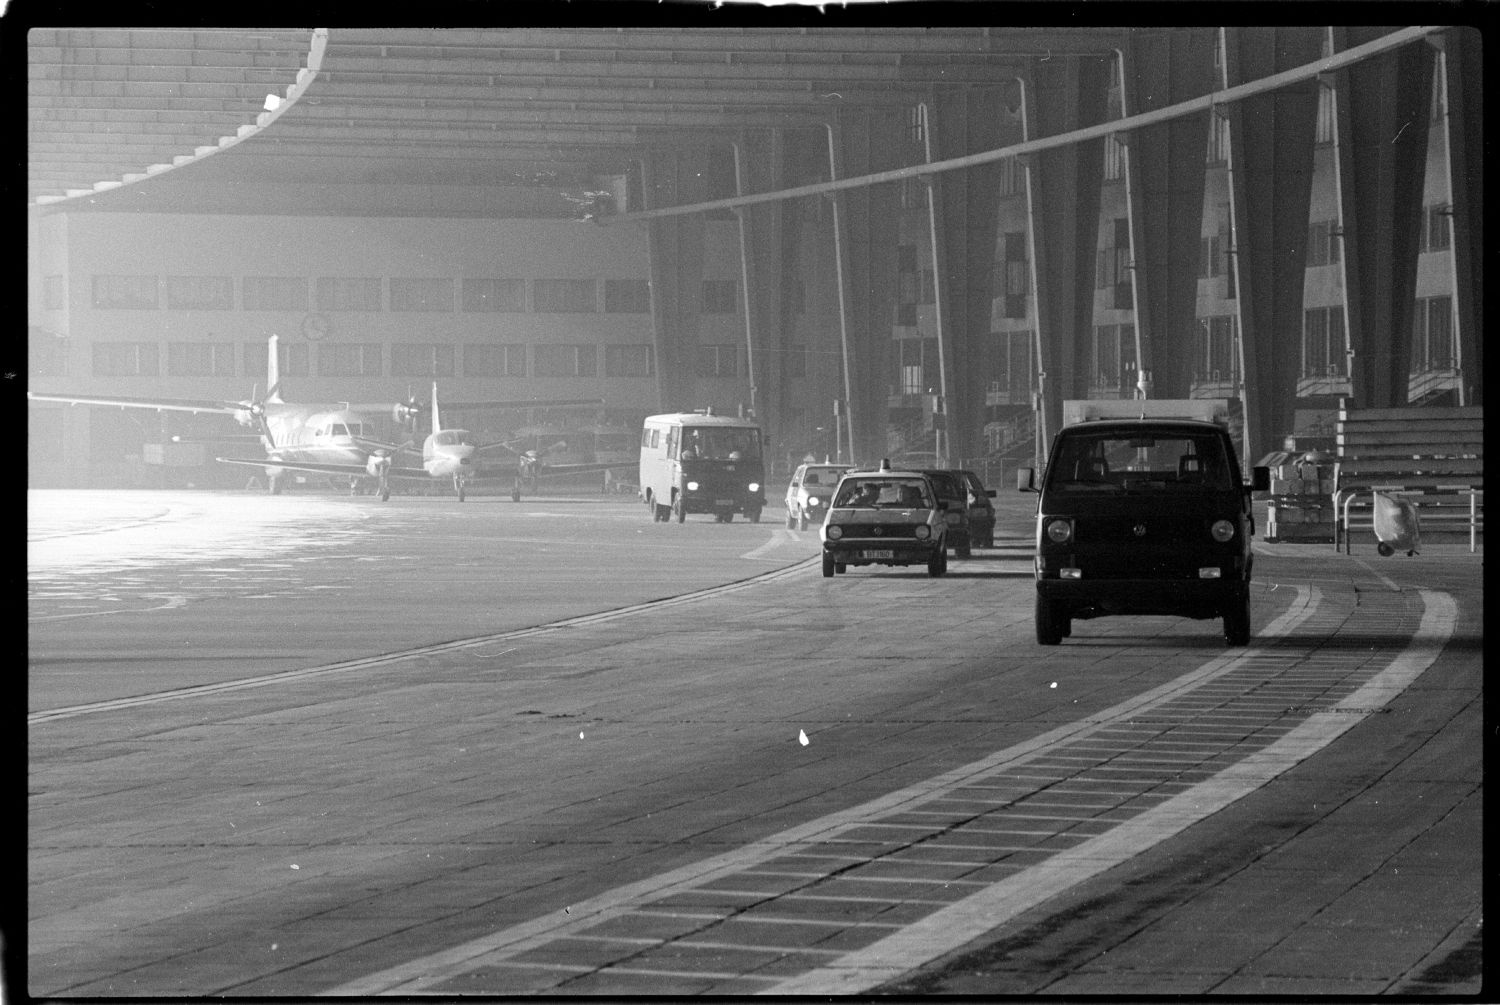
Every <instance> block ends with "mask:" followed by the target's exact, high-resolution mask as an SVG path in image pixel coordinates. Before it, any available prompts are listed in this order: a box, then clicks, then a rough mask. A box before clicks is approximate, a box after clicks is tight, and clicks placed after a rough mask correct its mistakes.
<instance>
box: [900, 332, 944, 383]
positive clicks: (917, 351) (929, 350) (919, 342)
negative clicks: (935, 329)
mask: <svg viewBox="0 0 1500 1005" xmlns="http://www.w3.org/2000/svg"><path fill="white" fill-rule="evenodd" d="M896 344H897V346H899V347H900V348H899V349H898V350H897V353H898V356H897V366H898V367H899V369H898V372H897V379H898V380H899V381H900V383H899V385H898V387H897V390H898V393H900V394H903V395H911V394H926V393H927V389H928V385H927V379H926V377H927V371H928V369H929V368H928V367H927V361H928V360H931V361H932V367H931V370H932V371H933V372H934V373H936V371H937V359H938V355H937V339H931V338H904V339H898V340H897V341H896Z"/></svg>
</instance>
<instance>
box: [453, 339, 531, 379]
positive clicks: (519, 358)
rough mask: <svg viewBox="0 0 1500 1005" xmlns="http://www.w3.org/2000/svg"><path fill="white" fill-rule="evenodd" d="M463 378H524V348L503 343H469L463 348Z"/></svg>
mask: <svg viewBox="0 0 1500 1005" xmlns="http://www.w3.org/2000/svg"><path fill="white" fill-rule="evenodd" d="M464 376H465V377H524V376H526V347H525V346H524V345H519V344H508V343H503V342H502V343H494V342H470V343H469V344H468V345H466V346H464Z"/></svg>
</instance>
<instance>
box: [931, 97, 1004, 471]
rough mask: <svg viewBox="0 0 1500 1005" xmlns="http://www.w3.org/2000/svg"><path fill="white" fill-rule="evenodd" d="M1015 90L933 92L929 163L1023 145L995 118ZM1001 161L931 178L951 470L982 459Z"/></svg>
mask: <svg viewBox="0 0 1500 1005" xmlns="http://www.w3.org/2000/svg"><path fill="white" fill-rule="evenodd" d="M1014 92H1015V88H998V87H985V88H967V89H964V90H956V89H948V88H942V89H939V91H938V92H937V94H936V95H934V98H933V101H932V102H931V104H930V105H929V108H930V110H931V114H930V115H929V117H928V125H929V127H930V133H929V140H930V142H931V144H932V151H933V156H934V159H937V160H944V159H948V158H952V157H961V156H963V155H964V154H969V153H975V152H978V151H981V150H993V149H995V148H997V147H1002V146H1005V145H1006V144H1008V143H1016V142H1019V141H1020V140H1021V136H1020V130H1019V128H1016V127H1009V128H1003V123H1002V115H1001V112H1002V110H1003V108H1004V103H1005V101H1006V99H1007V98H1009V100H1010V102H1011V103H1012V104H1014V102H1015V101H1016V100H1018V96H1017V95H1016V94H1015V93H1014ZM1000 169H1001V166H1000V163H999V162H998V161H992V162H990V163H988V164H983V165H979V166H977V167H972V168H965V169H964V170H962V171H946V172H944V173H942V174H940V175H937V176H935V178H934V180H933V185H934V188H933V196H934V207H935V209H936V219H937V226H936V228H935V229H936V231H937V234H936V236H937V263H938V270H937V296H938V300H939V304H940V306H941V308H942V317H943V322H944V325H943V326H944V332H943V335H944V336H945V338H946V340H947V343H946V345H945V347H944V348H945V353H944V363H945V365H946V367H947V374H946V380H945V382H944V383H945V385H946V387H947V399H948V400H947V403H946V406H947V407H946V413H947V414H946V416H945V418H946V423H947V425H946V427H945V432H944V440H945V441H946V442H947V445H948V456H949V458H950V461H951V463H953V464H954V465H958V464H961V463H963V462H964V461H965V459H967V458H973V457H977V456H979V455H980V454H982V453H983V452H984V451H983V443H984V437H983V432H984V422H985V417H986V410H985V404H984V401H985V389H986V386H987V381H988V379H989V377H990V376H991V375H992V374H993V370H992V367H993V362H992V359H993V354H992V352H991V348H992V347H991V345H990V343H991V342H992V341H993V339H992V338H991V337H990V315H991V309H992V307H993V298H994V297H995V296H996V295H998V294H999V293H1000V292H1002V291H999V290H995V289H993V288H992V285H991V278H992V277H993V276H994V273H995V269H994V266H995V232H996V227H997V221H998V214H999V204H1000Z"/></svg>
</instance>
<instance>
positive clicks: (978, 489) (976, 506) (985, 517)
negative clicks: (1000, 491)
mask: <svg viewBox="0 0 1500 1005" xmlns="http://www.w3.org/2000/svg"><path fill="white" fill-rule="evenodd" d="M959 474H960V475H961V476H962V477H963V480H964V483H965V484H966V485H967V486H968V489H969V500H968V501H969V543H970V544H971V545H973V546H974V547H975V548H993V547H994V546H995V504H994V503H992V502H990V500H991V499H993V498H995V490H994V489H987V488H985V487H984V482H982V481H980V480H979V476H978V475H976V474H975V473H974V472H972V471H960V472H959Z"/></svg>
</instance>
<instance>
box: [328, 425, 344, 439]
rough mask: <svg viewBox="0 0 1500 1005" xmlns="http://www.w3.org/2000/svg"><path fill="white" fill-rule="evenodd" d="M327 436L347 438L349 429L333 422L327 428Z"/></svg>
mask: <svg viewBox="0 0 1500 1005" xmlns="http://www.w3.org/2000/svg"><path fill="white" fill-rule="evenodd" d="M328 435H329V436H348V435H349V429H348V427H346V426H345V425H344V424H343V423H342V422H335V423H334V424H333V425H331V426H329V427H328Z"/></svg>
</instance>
